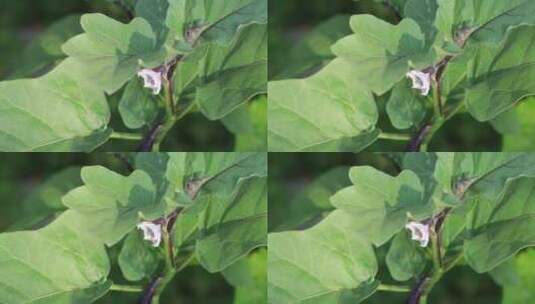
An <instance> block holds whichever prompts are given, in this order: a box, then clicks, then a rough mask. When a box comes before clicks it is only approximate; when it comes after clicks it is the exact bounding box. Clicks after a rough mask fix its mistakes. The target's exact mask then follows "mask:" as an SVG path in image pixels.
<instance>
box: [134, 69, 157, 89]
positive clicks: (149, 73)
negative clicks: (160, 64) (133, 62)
mask: <svg viewBox="0 0 535 304" xmlns="http://www.w3.org/2000/svg"><path fill="white" fill-rule="evenodd" d="M137 76H139V77H141V78H143V82H144V87H145V88H149V89H152V93H153V94H154V95H158V94H160V91H161V90H162V73H161V72H160V71H158V70H156V71H154V70H151V69H143V70H141V71H139V72H137Z"/></svg>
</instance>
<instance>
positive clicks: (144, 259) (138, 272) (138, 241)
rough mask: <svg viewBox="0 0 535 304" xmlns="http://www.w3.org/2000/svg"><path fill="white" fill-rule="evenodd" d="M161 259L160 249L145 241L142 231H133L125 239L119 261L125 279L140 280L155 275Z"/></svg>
mask: <svg viewBox="0 0 535 304" xmlns="http://www.w3.org/2000/svg"><path fill="white" fill-rule="evenodd" d="M160 260H161V255H160V252H159V251H158V249H156V248H154V247H152V245H151V243H150V242H147V241H144V240H143V235H142V233H141V232H140V231H132V232H130V233H129V234H128V236H127V237H126V239H125V240H124V243H123V247H122V248H121V252H120V254H119V260H118V262H119V267H120V268H121V272H122V273H123V275H124V277H125V279H127V280H129V281H140V280H143V279H149V280H150V279H151V278H152V277H153V275H154V274H155V272H156V269H157V268H158V263H159V262H160Z"/></svg>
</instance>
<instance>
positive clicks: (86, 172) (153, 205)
mask: <svg viewBox="0 0 535 304" xmlns="http://www.w3.org/2000/svg"><path fill="white" fill-rule="evenodd" d="M82 180H83V181H84V184H85V185H84V186H82V187H79V188H76V189H74V190H72V191H70V192H69V193H68V194H67V195H66V196H64V197H63V203H64V204H65V205H66V206H67V207H69V208H70V209H72V210H76V211H78V212H79V213H80V214H81V215H82V219H83V222H84V225H85V227H87V229H88V230H91V231H93V232H94V233H95V234H96V235H97V236H98V237H99V238H100V239H102V240H103V241H104V242H105V243H106V244H107V245H108V246H112V245H114V244H115V243H117V242H119V241H120V240H121V239H122V238H123V237H124V236H125V235H126V234H127V233H128V232H130V231H131V230H132V229H133V228H134V227H135V226H136V224H137V223H138V222H140V218H139V216H140V213H141V214H142V215H143V219H144V220H154V219H157V218H159V217H161V216H163V215H164V212H165V206H164V204H163V203H162V202H160V201H156V200H155V199H156V189H155V186H154V184H153V182H152V179H151V178H150V176H149V175H148V174H147V173H146V172H144V171H141V170H136V171H134V172H133V173H132V174H131V175H130V176H127V177H125V176H122V175H119V174H117V173H115V172H113V171H110V170H108V169H106V168H104V167H100V166H93V167H84V168H83V169H82Z"/></svg>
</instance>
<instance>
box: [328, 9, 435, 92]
mask: <svg viewBox="0 0 535 304" xmlns="http://www.w3.org/2000/svg"><path fill="white" fill-rule="evenodd" d="M350 25H351V29H352V30H353V32H354V33H355V34H353V35H350V36H348V37H345V38H343V39H341V40H339V41H338V42H337V43H336V44H335V45H333V47H332V50H333V52H334V53H335V54H336V55H337V56H338V57H341V58H344V59H346V60H348V61H350V62H352V63H354V64H355V68H354V69H353V70H352V72H353V77H355V78H356V79H358V80H359V81H361V82H362V83H364V84H366V86H367V87H369V88H370V89H371V90H372V91H373V92H375V93H377V94H384V93H386V92H387V91H388V90H390V88H392V86H393V85H394V84H396V83H397V82H399V81H400V80H401V79H402V78H403V77H405V74H406V73H407V72H408V71H409V69H410V67H411V66H414V67H423V66H425V65H427V64H429V63H431V62H428V60H426V59H425V56H423V55H425V52H426V49H425V39H424V35H423V34H422V31H421V30H420V27H419V26H418V24H417V23H416V22H415V21H414V20H412V19H403V20H402V21H401V22H400V23H399V24H398V25H392V24H389V23H387V22H385V21H383V20H380V19H378V18H376V17H374V16H371V15H356V16H353V17H352V18H351V21H350Z"/></svg>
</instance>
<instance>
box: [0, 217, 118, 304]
mask: <svg viewBox="0 0 535 304" xmlns="http://www.w3.org/2000/svg"><path fill="white" fill-rule="evenodd" d="M85 229H86V228H85V227H83V226H81V225H80V218H79V215H78V214H77V213H76V212H73V211H67V212H65V213H64V214H63V215H62V216H60V217H59V218H58V219H57V220H55V221H54V222H53V223H52V224H50V225H49V226H47V227H46V228H43V229H40V230H37V231H22V232H12V233H4V234H0V265H1V269H2V276H0V298H1V299H2V300H1V301H2V302H3V303H13V304H25V303H36V304H37V303H42V304H46V303H66V304H67V303H69V304H84V303H92V302H93V301H95V300H96V299H98V298H100V297H101V296H102V295H103V294H105V293H106V292H107V290H108V289H109V288H110V286H111V282H110V281H107V280H106V278H107V276H108V273H109V270H110V265H109V261H108V256H107V254H106V251H105V249H104V246H103V244H102V243H101V242H99V241H97V240H96V239H94V238H93V237H91V236H88V235H89V233H90V232H89V231H86V230H85Z"/></svg>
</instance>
